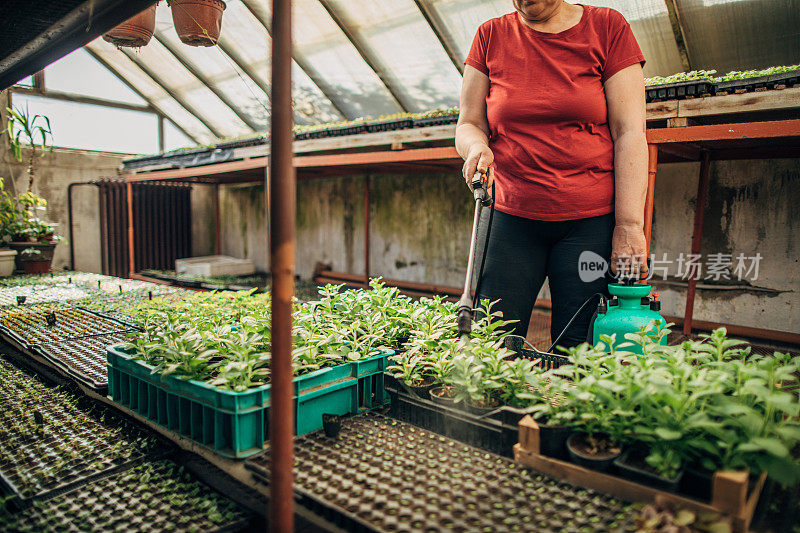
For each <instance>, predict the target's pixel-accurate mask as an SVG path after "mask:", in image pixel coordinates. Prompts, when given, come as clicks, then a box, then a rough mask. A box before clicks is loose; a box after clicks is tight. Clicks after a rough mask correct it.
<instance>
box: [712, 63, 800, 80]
mask: <svg viewBox="0 0 800 533" xmlns="http://www.w3.org/2000/svg"><path fill="white" fill-rule="evenodd" d="M795 70H800V64H798V65H789V66H780V67H769V68H765V69H762V70H733V71H731V72H728V73H727V74H725V75H724V76H720V77H718V78H714V81H733V80H745V79H748V78H760V77H761V76H771V75H773V74H783V73H784V72H792V71H795Z"/></svg>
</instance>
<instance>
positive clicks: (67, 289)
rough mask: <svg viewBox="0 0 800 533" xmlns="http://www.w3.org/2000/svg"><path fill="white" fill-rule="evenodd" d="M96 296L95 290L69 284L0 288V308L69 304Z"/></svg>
mask: <svg viewBox="0 0 800 533" xmlns="http://www.w3.org/2000/svg"><path fill="white" fill-rule="evenodd" d="M95 294H97V291H96V290H93V289H91V288H87V287H81V286H78V285H76V284H71V283H59V284H57V285H56V284H40V285H20V286H14V287H11V286H9V287H1V288H0V307H13V306H18V305H21V304H25V305H31V304H39V303H46V302H69V301H72V300H78V299H81V298H87V297H90V296H92V295H95Z"/></svg>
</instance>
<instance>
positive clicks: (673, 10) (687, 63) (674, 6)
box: [664, 0, 692, 71]
mask: <svg viewBox="0 0 800 533" xmlns="http://www.w3.org/2000/svg"><path fill="white" fill-rule="evenodd" d="M664 3H665V4H666V5H667V14H668V15H669V23H670V26H671V27H672V35H673V37H675V44H676V45H677V47H678V55H680V57H681V65H683V68H684V69H685V70H687V71H688V70H692V60H691V58H690V57H689V48H688V46H687V44H686V34H685V33H684V31H683V23H682V22H681V15H680V12H679V11H678V3H677V2H676V1H675V0H664Z"/></svg>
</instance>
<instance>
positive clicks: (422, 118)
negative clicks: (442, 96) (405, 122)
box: [413, 107, 459, 128]
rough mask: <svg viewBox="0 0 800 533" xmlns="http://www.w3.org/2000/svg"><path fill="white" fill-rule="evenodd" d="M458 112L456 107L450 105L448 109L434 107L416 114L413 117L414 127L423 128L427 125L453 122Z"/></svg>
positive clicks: (456, 119)
mask: <svg viewBox="0 0 800 533" xmlns="http://www.w3.org/2000/svg"><path fill="white" fill-rule="evenodd" d="M458 112H459V110H458V108H457V107H452V108H450V109H435V110H433V111H428V112H427V113H419V114H416V115H414V118H413V123H414V127H415V128H424V127H427V126H443V125H445V124H455V123H456V122H458Z"/></svg>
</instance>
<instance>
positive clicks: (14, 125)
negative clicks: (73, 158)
mask: <svg viewBox="0 0 800 533" xmlns="http://www.w3.org/2000/svg"><path fill="white" fill-rule="evenodd" d="M6 111H7V112H8V128H7V129H6V133H8V141H9V145H10V148H11V152H12V153H13V155H14V158H15V159H16V160H17V161H19V162H22V146H23V143H24V144H27V145H28V147H29V148H30V151H31V153H30V158H29V159H28V190H27V192H28V193H31V192H33V182H34V176H35V174H36V154H37V149H41V150H42V154H41V155H42V156H44V149H45V148H49V149H50V151H51V152H52V151H53V146H52V144H49V145H48V142H47V139H48V137H49V138H50V140H51V141H52V139H53V133H52V131H51V129H50V119H49V118H47V117H46V116H44V115H33V116H31V114H30V111H29V110H28V108H27V107H26V108H25V109H24V110H23V109H22V108H17V109H11V108H10V107H7V108H6ZM42 122H43V123H44V124H41V123H42ZM37 139H39V142H37Z"/></svg>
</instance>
